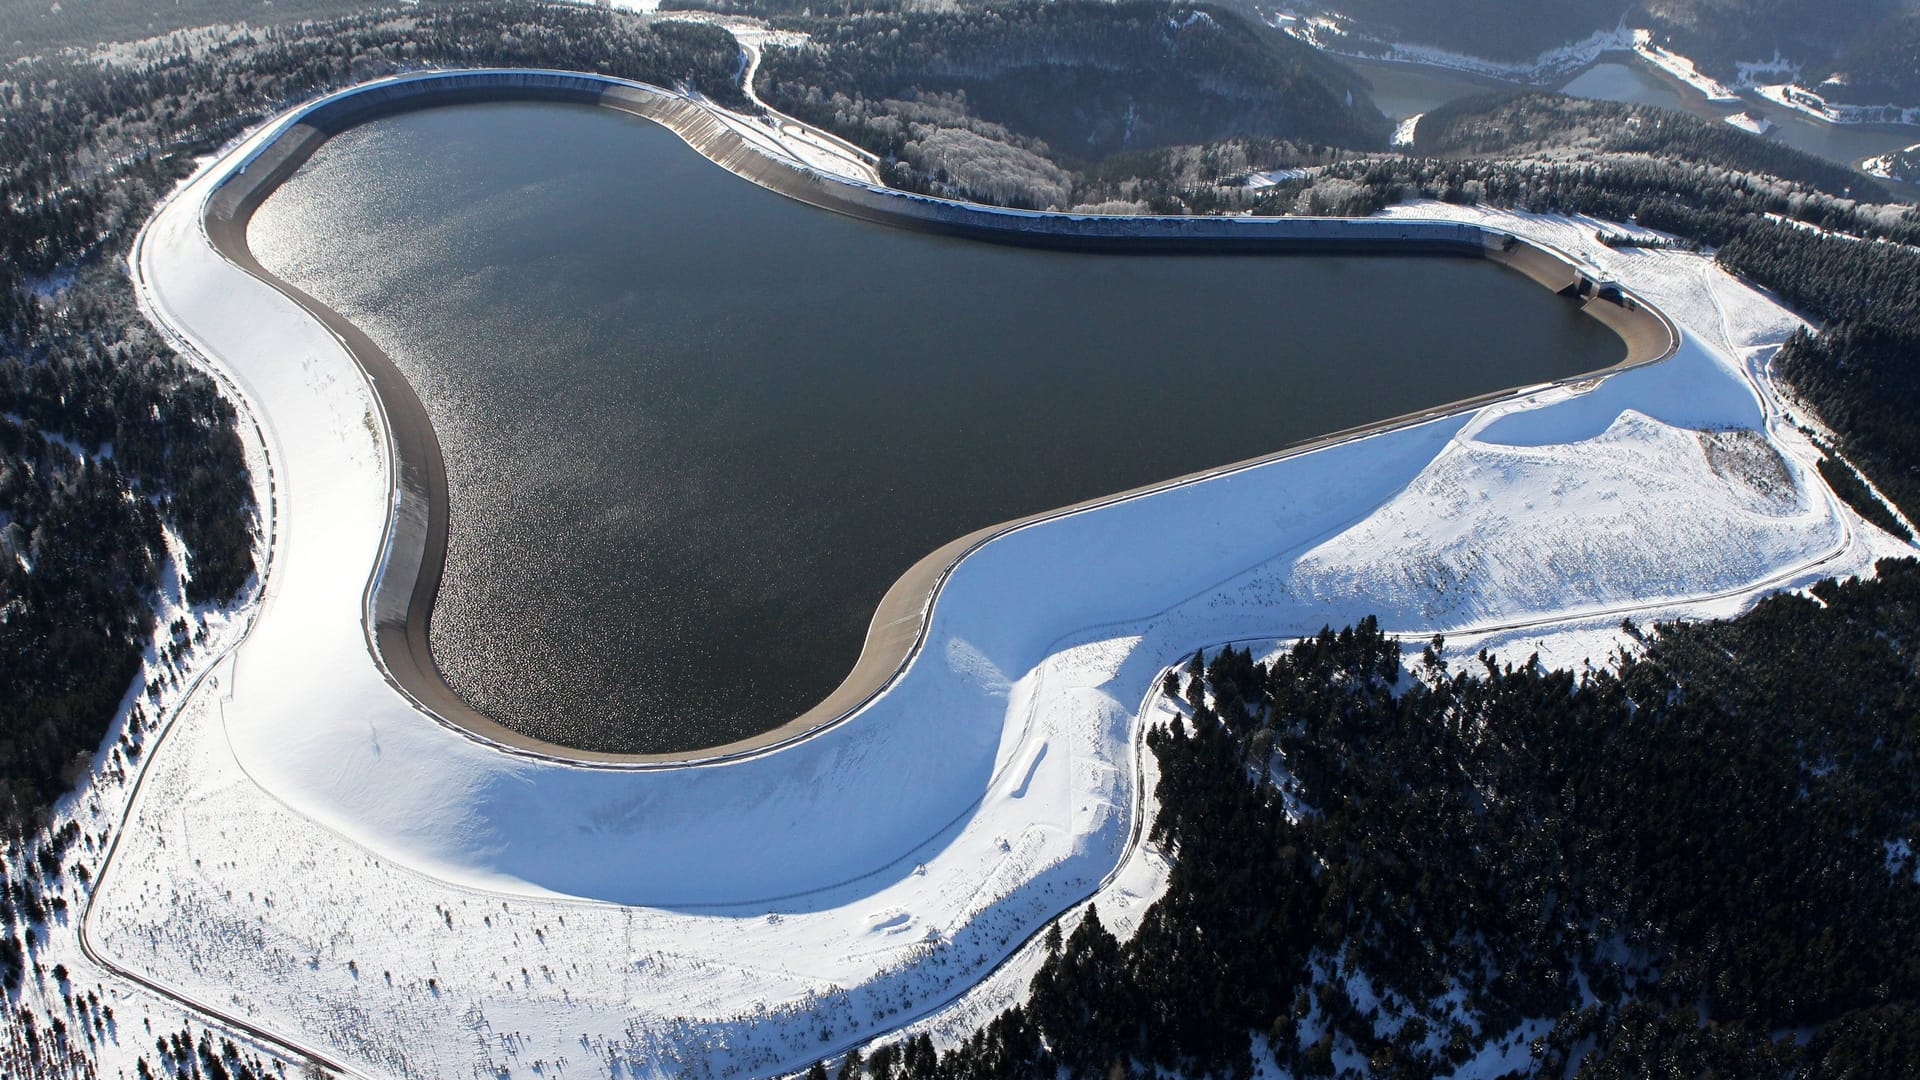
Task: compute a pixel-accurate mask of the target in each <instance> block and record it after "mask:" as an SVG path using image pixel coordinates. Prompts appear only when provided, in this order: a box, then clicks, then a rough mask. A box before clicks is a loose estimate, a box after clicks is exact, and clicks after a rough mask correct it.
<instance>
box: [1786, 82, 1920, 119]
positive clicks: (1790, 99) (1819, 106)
mask: <svg viewBox="0 0 1920 1080" xmlns="http://www.w3.org/2000/svg"><path fill="white" fill-rule="evenodd" d="M1754 91H1755V92H1756V93H1758V94H1759V95H1760V96H1761V97H1764V98H1766V99H1767V100H1768V101H1771V102H1773V103H1774V104H1775V105H1780V106H1784V107H1785V108H1789V109H1792V110H1793V111H1795V112H1797V113H1801V114H1803V115H1806V116H1811V117H1813V118H1814V119H1815V120H1819V121H1822V122H1823V123H1828V124H1920V106H1901V105H1844V104H1840V103H1838V102H1832V101H1828V100H1827V99H1826V98H1825V97H1824V96H1822V95H1821V94H1820V93H1819V92H1818V91H1815V90H1809V89H1807V88H1806V87H1804V86H1800V85H1798V84H1797V83H1771V84H1765V85H1761V86H1756V87H1754Z"/></svg>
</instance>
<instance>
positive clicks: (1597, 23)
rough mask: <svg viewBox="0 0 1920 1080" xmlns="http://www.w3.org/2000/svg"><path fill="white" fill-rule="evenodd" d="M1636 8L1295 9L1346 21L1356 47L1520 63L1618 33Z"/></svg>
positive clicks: (1402, 1)
mask: <svg viewBox="0 0 1920 1080" xmlns="http://www.w3.org/2000/svg"><path fill="white" fill-rule="evenodd" d="M1631 6H1632V5H1630V4H1629V3H1627V2H1625V0H1602V2H1600V3H1581V2H1579V0H1449V2H1444V3H1434V2H1432V0H1338V2H1327V3H1317V4H1316V3H1307V4H1301V5H1298V7H1297V8H1295V10H1321V11H1328V12H1333V13H1336V14H1337V15H1340V16H1345V17H1346V18H1347V20H1348V22H1349V24H1350V25H1351V27H1352V28H1353V30H1354V31H1356V33H1357V40H1356V41H1354V42H1353V44H1354V45H1355V46H1358V47H1360V48H1361V49H1362V50H1364V49H1366V48H1367V47H1369V45H1370V44H1372V45H1377V44H1379V43H1390V44H1406V45H1433V46H1438V47H1439V48H1442V49H1447V50H1449V51H1452V52H1457V53H1463V54H1465V55H1467V56H1482V57H1486V58H1488V59H1491V60H1504V61H1509V62H1514V63H1519V62H1524V61H1530V60H1532V59H1533V58H1534V57H1536V56H1538V55H1539V54H1541V53H1542V52H1545V51H1547V50H1549V49H1554V48H1558V47H1559V46H1561V45H1565V44H1567V43H1568V42H1572V41H1578V40H1580V39H1581V38H1584V37H1587V36H1588V35H1590V34H1592V33H1594V32H1595V31H1597V30H1611V29H1613V28H1614V27H1615V26H1616V25H1618V24H1619V22H1620V19H1621V17H1622V16H1623V15H1625V14H1626V13H1627V12H1628V10H1630V8H1631Z"/></svg>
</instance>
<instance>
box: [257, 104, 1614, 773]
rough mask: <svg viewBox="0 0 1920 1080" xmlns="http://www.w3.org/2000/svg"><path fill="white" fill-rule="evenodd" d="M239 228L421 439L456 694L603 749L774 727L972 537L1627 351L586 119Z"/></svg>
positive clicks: (1303, 264)
mask: <svg viewBox="0 0 1920 1080" xmlns="http://www.w3.org/2000/svg"><path fill="white" fill-rule="evenodd" d="M249 236H250V241H251V243H252V246H253V250H254V251H255V253H256V254H257V255H258V257H259V258H260V261H261V262H262V263H263V264H265V265H266V266H267V267H269V268H270V269H271V270H273V272H275V273H276V274H279V275H281V276H282V277H284V278H286V279H287V280H288V281H290V282H293V283H295V284H297V285H299V286H300V287H301V288H303V289H306V290H308V291H309V292H311V293H313V294H314V295H315V296H317V297H319V298H320V299H321V300H323V301H324V302H325V303H327V304H329V305H331V306H332V307H334V308H335V309H337V310H338V311H340V312H341V313H342V314H344V315H345V316H347V317H348V318H349V319H351V320H352V321H354V322H355V323H356V324H358V325H359V326H361V327H363V328H364V329H365V330H366V331H367V332H368V333H369V334H370V335H372V337H373V338H374V340H375V341H377V342H379V343H380V344H381V346H382V347H383V348H385V349H386V350H387V351H388V352H389V353H390V354H391V355H392V356H393V358H394V360H395V361H396V362H397V363H398V364H399V366H400V367H401V369H402V370H403V371H404V372H405V373H406V375H407V377H408V379H409V380H410V381H411V382H412V383H413V385H414V387H415V388H416V390H417V391H418V393H419V395H420V398H421V399H422V401H423V402H424V404H425V406H426V408H427V411H428V413H429V415H430V416H431V417H432V420H433V423H434V427H435V430H436V432H437V434H438V435H439V438H440V442H441V445H442V447H443V450H444V453H445V456H446V462H447V472H448V485H449V489H450V499H451V525H450V531H451V536H450V538H449V542H448V560H447V567H446V574H445V577H444V579H443V581H442V584H441V590H440V594H439V599H438V601H437V603H436V605H435V607H434V614H433V627H432V643H433V649H434V655H435V658H436V660H437V661H438V663H439V665H440V667H441V669H442V670H443V671H444V672H445V674H446V676H447V678H448V681H449V682H450V683H451V684H452V685H453V686H454V687H455V688H456V689H457V690H458V691H459V692H460V693H461V694H462V695H464V696H465V697H466V698H467V699H468V700H469V701H470V702H471V703H472V704H473V705H475V706H476V707H477V708H479V709H480V710H481V711H483V712H485V713H486V714H488V715H490V716H492V717H494V718H496V719H498V720H499V721H500V722H502V723H504V724H506V725H508V726H510V727H513V728H515V729H517V730H520V731H522V732H525V733H527V734H529V735H534V736H537V737H540V738H544V739H549V740H553V741H556V742H560V743H564V744H568V745H572V746H576V747H581V748H587V749H598V750H613V751H652V752H665V751H673V750H685V749H692V748H697V747H703V746H710V745H715V744H718V743H721V742H725V741H729V740H732V739H737V738H742V737H745V736H748V735H751V734H755V733H758V732H760V731H764V730H766V729H768V728H771V727H774V726H777V725H778V724H780V723H782V722H784V721H786V720H788V719H790V718H792V717H793V716H795V715H797V714H798V713H799V712H801V711H803V710H804V709H806V708H807V707H808V706H810V705H812V704H813V703H815V702H816V701H818V700H819V699H821V698H822V697H824V696H825V694H826V693H827V692H828V691H829V690H831V689H832V688H833V686H834V685H835V684H837V683H838V681H839V680H840V679H841V677H842V676H843V675H844V674H845V673H846V672H847V671H848V669H849V668H850V667H851V666H852V664H853V661H854V659H855V657H856V656H857V655H858V653H859V649H860V645H861V642H862V640H863V638H864V634H865V630H866V625H867V622H868V620H869V618H871V616H872V614H873V611H874V608H875V606H876V604H877V603H878V602H879V600H880V597H881V596H882V594H883V593H884V592H885V591H886V589H887V587H888V585H890V584H891V583H892V582H893V581H894V579H895V578H897V577H898V576H899V575H900V574H901V573H902V572H903V571H905V570H906V569H907V568H908V567H909V566H911V565H912V564H913V563H914V562H915V561H916V560H917V559H919V558H920V557H921V556H922V555H924V554H926V553H927V552H929V551H931V550H933V549H934V548H936V547H938V546H939V545H941V544H942V543H944V542H946V541H947V540H950V539H952V538H954V537H956V536H959V535H961V534H964V533H966V532H968V531H970V530H972V529H975V528H978V527H981V526H984V525H988V524H992V523H994V522H998V521H1003V520H1006V519H1009V518H1013V517H1017V516H1020V515H1023V514H1028V513H1033V512H1036V511H1041V510H1046V509H1049V508H1052V507H1056V506H1061V505H1064V504H1067V503H1071V502H1075V501H1078V500H1081V499H1086V498H1090V497H1094V496H1098V495H1102V494H1105V493H1108V492H1113V491H1119V490H1123V489H1126V488H1129V487H1132V486H1136V485H1139V484H1143V483H1148V482H1152V481H1155V480H1160V479H1165V478H1168V477H1172V476H1177V475H1180V474H1183V473H1187V472H1191V471H1195V470H1198V469H1203V468H1206V467H1209V466H1215V465H1221V464H1226V463H1229V462H1233V461H1236V460H1240V459H1243V458H1247V457H1251V456H1255V455H1258V454H1261V453H1264V452H1268V451H1272V450H1275V449H1278V448H1280V447H1283V446H1285V445H1287V444H1289V443H1291V442H1294V441H1296V440H1300V439H1305V438H1308V437H1311V436H1314V435H1318V434H1322V433H1325V432H1329V431H1333V430H1337V429H1340V428H1344V427H1348V426H1351V425H1356V424H1362V423H1366V422H1369V421H1374V420H1378V419H1381V418H1384V417H1388V416H1392V415H1396V414H1399V413H1403V412H1407V411H1411V410H1414V409H1418V408H1423V407H1427V406H1432V405H1437V404H1440V403H1443V402H1447V401H1452V400H1456V399H1459V398H1462V397H1466V396H1468V395H1472V394H1475V393H1479V392H1482V391H1487V390H1493V389H1498V388H1503V387H1507V386H1512V385H1517V384H1524V383H1530V382H1538V381H1542V380H1547V379H1552V378H1556V377H1560V376H1565V375H1571V374H1575V373H1578V372H1583V371H1590V370H1594V369H1596V368H1600V367H1604V366H1606V365H1608V364H1610V363H1613V362H1615V361H1616V360H1618V359H1619V358H1620V357H1621V356H1622V355H1623V354H1624V351H1625V350H1624V347H1623V346H1622V344H1621V343H1620V341H1619V339H1618V338H1616V337H1614V336H1613V335H1612V334H1611V333H1610V332H1608V331H1606V330H1605V329H1604V328H1602V327H1601V326H1600V325H1599V324H1598V323H1597V322H1595V321H1593V320H1591V319H1588V318H1586V317H1585V316H1582V315H1579V314H1578V313H1577V311H1576V309H1575V308H1574V307H1573V306H1572V305H1571V304H1570V303H1568V302H1567V301H1565V300H1562V299H1560V298H1558V297H1555V296H1553V295H1552V294H1550V293H1548V292H1547V291H1546V290H1544V289H1541V288H1540V287H1539V286H1537V285H1535V284H1533V283H1532V282H1530V281H1528V280H1526V279H1525V278H1523V277H1522V276H1521V275H1519V274H1517V273H1513V272H1510V271H1507V270H1503V269H1501V268H1500V267H1498V266H1495V265H1493V264H1491V263H1483V262H1480V261H1477V260H1471V259H1454V258H1440V257H1417V256H1407V257H1383V256H1373V257H1362V256H1354V257H1324V256H1316V257H1302V256H1292V257H1286V256H1221V255H1207V256H1202V255H1162V256H1155V255H1138V254H1130V255H1092V254H1083V253H1067V252H1051V251H1038V250H1031V249H1025V248H1015V247H1006V246H1000V245H993V244H984V243H978V242H970V241H964V240H955V239H950V238H944V237H938V236H932V235H928V234H924V233H916V232H909V231H904V230H899V229H892V228H888V227H885V226H880V225H874V224H870V223H866V222H861V221H856V220H854V219H851V218H846V217H841V216H838V215H835V214H832V213H828V212H825V211H822V210H818V209H815V208H813V207H809V206H805V205H802V204H800V203H798V202H795V201H793V200H791V199H788V198H786V197H784V196H781V195H777V194H774V193H772V192H769V191H766V190H763V189H761V188H758V187H755V186H754V185H752V184H750V183H748V182H746V181H744V180H741V179H739V178H737V177H735V176H733V175H732V174H731V173H728V172H726V171H725V170H723V169H721V168H720V167H718V166H716V165H714V164H712V163H711V162H709V161H707V160H706V159H705V158H703V157H701V156H700V155H699V154H698V153H696V152H695V151H693V150H692V149H690V148H689V147H687V146H686V145H685V144H684V143H682V142H681V141H680V140H679V139H678V138H677V137H675V136H674V135H672V134H671V133H669V132H668V131H666V130H665V129H663V128H660V127H658V126H656V125H654V124H651V123H649V122H646V121H643V120H639V119H635V118H633V117H629V116H624V115H621V114H617V113H613V112H609V111H605V110H596V109H592V108H588V107H581V106H564V105H550V104H494V105H468V106H456V107H446V108H437V109H432V110H428V111H422V112H414V113H408V114H404V115H401V116H396V117H391V118H387V119H382V120H378V121H375V122H372V123H369V124H366V125H364V126H361V127H358V128H355V129H353V130H351V131H349V132H347V133H345V134H343V135H341V136H339V137H337V138H335V139H333V140H332V141H330V142H328V143H327V144H326V145H325V146H323V147H322V148H321V149H320V151H319V152H318V153H317V154H316V155H315V156H314V157H313V159H312V160H311V161H310V162H308V163H307V164H306V165H305V166H304V167H303V168H302V169H301V170H300V171H299V172H298V173H297V174H296V175H295V176H294V177H293V178H292V179H291V180H290V181H289V182H288V183H287V184H286V185H285V186H284V187H282V188H281V189H280V190H279V191H278V192H276V193H275V194H274V195H273V196H272V197H271V198H269V199H268V200H267V202H266V204H265V205H264V206H263V207H262V208H261V210H260V211H259V213H258V215H257V216H256V217H255V218H254V221H253V225H252V228H251V232H250V234H249ZM1019 674H1020V673H1018V672H1009V673H1008V675H1009V676H1010V677H1018V676H1019Z"/></svg>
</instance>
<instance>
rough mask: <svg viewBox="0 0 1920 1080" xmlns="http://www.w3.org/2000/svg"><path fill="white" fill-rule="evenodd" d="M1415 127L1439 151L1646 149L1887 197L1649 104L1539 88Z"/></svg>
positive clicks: (1858, 181) (1815, 161)
mask: <svg viewBox="0 0 1920 1080" xmlns="http://www.w3.org/2000/svg"><path fill="white" fill-rule="evenodd" d="M1414 134H1415V138H1414V144H1413V150H1414V152H1415V153H1417V154H1423V155H1427V156H1431V157H1442V158H1489V157H1522V156H1541V157H1554V158H1568V157H1572V156H1575V155H1577V154H1580V153H1583V152H1586V153H1595V152H1597V153H1603V154H1643V155H1646V156H1649V157H1653V158H1659V159H1662V160H1667V161H1684V162H1689V163H1692V164H1696V165H1705V166H1712V167H1716V168H1720V169H1725V170H1729V171H1733V172H1744V173H1755V174H1764V175H1768V176H1777V177H1779V178H1781V179H1783V180H1787V181H1791V182H1794V183H1797V184H1802V185H1805V186H1807V187H1809V188H1814V189H1818V190H1820V191H1824V192H1827V193H1828V194H1832V195H1838V196H1843V197H1853V198H1861V199H1871V198H1876V197H1878V198H1884V197H1885V196H1884V194H1883V193H1882V192H1881V191H1880V190H1879V188H1878V185H1877V184H1876V183H1875V182H1874V181H1872V180H1869V179H1866V178H1864V177H1862V176H1861V175H1860V174H1859V173H1857V172H1855V171H1854V170H1852V169H1849V168H1846V167H1844V166H1841V165H1836V164H1834V163H1833V162H1830V161H1828V160H1826V159H1825V158H1820V157H1815V156H1814V155H1812V154H1809V153H1806V152H1805V151H1802V150H1796V149H1794V148H1793V147H1791V146H1788V145H1786V144H1785V143H1782V142H1780V141H1778V140H1775V139H1764V138H1758V137H1755V136H1753V135H1750V134H1748V133H1747V132H1744V131H1740V130H1738V129H1736V128H1733V127H1731V126H1729V125H1727V124H1721V123H1715V122H1712V121H1708V120H1702V119H1700V118H1699V117H1697V116H1689V115H1688V114H1686V113H1682V112H1675V111H1673V110H1671V109H1657V108H1653V107H1651V106H1646V105H1626V104H1622V103H1620V102H1614V101H1593V100H1589V99H1586V98H1570V97H1566V96H1564V95H1561V94H1549V93H1538V92H1535V93H1511V94H1494V95H1490V96H1486V97H1467V98H1461V99H1457V100H1454V101H1451V102H1448V103H1447V104H1445V105H1442V106H1440V107H1439V108H1436V109H1433V110H1431V111H1429V112H1427V113H1425V114H1423V115H1422V116H1421V117H1420V123H1419V126H1418V127H1416V128H1415V132H1414Z"/></svg>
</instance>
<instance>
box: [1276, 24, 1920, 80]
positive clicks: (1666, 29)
mask: <svg viewBox="0 0 1920 1080" xmlns="http://www.w3.org/2000/svg"><path fill="white" fill-rule="evenodd" d="M1289 10H1299V11H1318V12H1324V13H1332V14H1333V15H1334V16H1335V17H1336V18H1338V19H1339V20H1341V26H1342V28H1343V29H1344V30H1345V31H1346V32H1347V33H1346V36H1344V37H1341V38H1339V39H1338V41H1337V43H1336V46H1335V47H1337V48H1339V49H1341V50H1343V51H1352V52H1361V53H1368V52H1380V51H1382V50H1384V49H1385V48H1386V47H1387V46H1389V45H1420V46H1434V47H1438V48H1441V49H1445V50H1448V51H1451V52H1456V53H1461V54H1464V55H1467V56H1476V57H1484V58H1487V59H1490V60H1495V61H1501V62H1505V63H1509V64H1519V65H1526V64H1530V63H1533V62H1535V61H1536V60H1538V59H1540V58H1541V56H1542V54H1544V53H1548V52H1550V51H1551V50H1555V49H1558V48H1560V47H1562V46H1565V45H1569V44H1572V43H1575V42H1579V41H1582V40H1584V39H1587V38H1589V37H1591V36H1592V35H1593V34H1595V33H1599V32H1606V31H1612V30H1615V29H1618V28H1620V27H1622V26H1625V27H1627V28H1633V29H1641V28H1644V29H1647V30H1651V31H1652V32H1653V34H1654V37H1655V40H1656V41H1657V42H1659V43H1661V44H1663V45H1665V46H1667V47H1669V48H1672V49H1673V50H1675V51H1676V52H1679V53H1680V54H1681V55H1684V56H1687V57H1689V58H1691V59H1692V60H1694V61H1695V62H1696V63H1697V64H1698V65H1699V67H1700V69H1701V70H1702V71H1705V72H1707V73H1709V74H1711V75H1713V76H1714V77H1716V78H1719V79H1721V80H1724V81H1728V82H1732V81H1735V80H1737V79H1738V77H1739V75H1740V68H1739V65H1740V64H1741V63H1742V62H1749V63H1752V62H1765V61H1771V60H1773V59H1774V58H1775V57H1776V56H1778V57H1779V58H1780V59H1782V60H1784V61H1785V62H1786V63H1787V64H1789V65H1792V66H1796V67H1798V68H1800V69H1801V73H1800V81H1801V82H1802V83H1803V84H1805V85H1809V86H1811V85H1814V84H1816V83H1820V82H1821V81H1822V80H1823V79H1825V78H1827V77H1828V76H1829V75H1834V74H1843V75H1844V76H1845V81H1844V82H1842V83H1835V84H1830V85H1824V86H1821V88H1820V92H1821V94H1822V95H1824V96H1827V97H1828V98H1829V99H1830V100H1833V101H1843V102H1854V103H1858V104H1865V105H1884V104H1903V105H1913V104H1920V52H1916V51H1915V50H1916V46H1920V5H1916V3H1915V2H1914V0H1851V2H1849V3H1846V4H1841V5H1835V4H1832V3H1826V2H1823V0H1638V2H1627V0H1607V2H1603V3H1598V4H1582V3H1574V2H1571V0H1449V2H1446V3H1432V2H1429V0H1337V2H1336V0H1324V2H1320V3H1305V4H1298V5H1289ZM1549 67H1550V68H1551V70H1550V71H1548V72H1546V73H1553V72H1556V71H1560V70H1561V69H1559V68H1553V67H1552V65H1549ZM1777 77H1779V78H1784V75H1781V76H1777Z"/></svg>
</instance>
